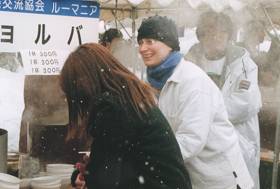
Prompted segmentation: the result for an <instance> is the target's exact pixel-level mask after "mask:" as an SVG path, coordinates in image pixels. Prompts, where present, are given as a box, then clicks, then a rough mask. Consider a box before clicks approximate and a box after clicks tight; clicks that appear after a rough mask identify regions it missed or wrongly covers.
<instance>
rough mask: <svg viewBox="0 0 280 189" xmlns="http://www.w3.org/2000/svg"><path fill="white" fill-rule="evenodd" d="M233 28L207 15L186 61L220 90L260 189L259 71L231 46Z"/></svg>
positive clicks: (222, 16)
mask: <svg viewBox="0 0 280 189" xmlns="http://www.w3.org/2000/svg"><path fill="white" fill-rule="evenodd" d="M232 31H233V25H232V22H231V19H230V17H228V16H227V15H225V14H223V13H216V12H212V11H210V12H205V13H203V14H202V15H201V16H200V19H199V21H198V25H197V30H196V35H197V38H198V40H199V41H200V43H198V44H196V45H194V46H193V47H192V48H191V49H190V51H189V52H188V53H187V55H186V56H185V58H186V59H187V60H189V61H193V62H195V63H197V64H198V65H199V66H200V67H201V68H202V69H203V70H204V71H205V72H206V73H207V74H208V75H209V76H210V77H211V78H212V79H213V81H215V83H216V85H217V86H218V87H219V88H220V89H221V91H222V94H223V98H224V101H225V105H226V109H227V112H228V115H229V120H230V121H231V123H232V124H233V125H234V127H235V129H236V130H237V131H238V137H239V142H240V146H241V149H242V153H243V156H244V159H245V162H246V164H247V167H248V169H249V172H250V174H251V176H252V178H253V180H254V184H255V186H254V189H259V187H260V186H259V165H260V131H259V120H258V112H259V110H260V108H261V95H260V90H259V87H258V67H257V65H256V64H255V63H254V61H253V60H252V59H251V58H250V55H249V53H248V51H247V50H246V49H244V48H241V47H238V46H233V45H230V39H231V36H232Z"/></svg>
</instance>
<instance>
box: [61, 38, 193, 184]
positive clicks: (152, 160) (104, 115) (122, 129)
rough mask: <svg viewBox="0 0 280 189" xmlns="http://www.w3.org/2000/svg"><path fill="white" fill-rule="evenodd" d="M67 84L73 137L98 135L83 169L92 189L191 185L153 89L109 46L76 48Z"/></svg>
mask: <svg viewBox="0 0 280 189" xmlns="http://www.w3.org/2000/svg"><path fill="white" fill-rule="evenodd" d="M61 86H62V89H63V91H64V93H65V95H66V98H67V102H68V108H69V130H68V134H69V135H68V138H73V137H79V138H84V137H85V136H87V134H90V136H92V138H93V143H92V145H91V153H90V157H89V159H88V160H87V161H88V163H87V165H86V167H85V171H84V174H83V177H84V179H85V183H86V186H87V188H88V189H93V188H95V189H114V188H116V189H117V188H118V189H123V188H134V189H150V188H153V189H161V188H162V189H163V188H184V189H191V185H190V180H189V176H188V172H187V170H186V169H185V167H184V162H183V159H182V155H181V152H180V148H179V145H178V143H177V141H176V138H175V136H174V134H173V133H172V130H171V128H170V126H169V124H168V122H167V121H166V119H165V118H164V116H163V115H162V113H161V111H160V110H159V109H158V108H157V107H156V103H155V97H154V95H153V92H152V89H151V88H150V87H149V86H148V85H147V84H144V83H143V82H142V81H140V80H139V79H138V78H137V77H136V76H135V75H134V74H132V73H131V72H130V71H129V70H128V69H126V68H125V67H124V66H122V65H121V64H120V63H119V62H118V61H117V60H116V59H115V58H114V57H113V56H112V55H111V54H110V52H109V51H108V50H107V49H106V48H105V47H103V46H101V45H98V44H94V43H92V44H84V45H81V46H80V47H78V48H77V49H76V50H75V51H74V52H72V53H71V54H70V55H69V57H68V58H67V60H66V62H65V64H64V66H63V69H62V71H61ZM76 175H78V174H77V173H76ZM72 179H73V178H72ZM80 181H81V177H78V178H77V182H79V183H80V185H78V187H80V186H81V184H82V183H81V182H80ZM77 184H78V183H77Z"/></svg>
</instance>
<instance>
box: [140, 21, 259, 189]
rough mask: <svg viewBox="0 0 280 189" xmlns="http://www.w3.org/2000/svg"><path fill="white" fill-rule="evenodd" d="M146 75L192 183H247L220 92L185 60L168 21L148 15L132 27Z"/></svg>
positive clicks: (231, 188)
mask: <svg viewBox="0 0 280 189" xmlns="http://www.w3.org/2000/svg"><path fill="white" fill-rule="evenodd" d="M137 40H138V43H139V52H140V54H141V56H142V58H143V60H144V63H145V65H146V66H147V67H148V68H147V76H148V81H149V82H150V83H151V85H152V86H153V87H154V88H156V89H158V90H159V91H160V95H159V107H160V109H161V110H162V112H163V113H164V115H165V116H166V118H167V120H168V121H169V123H170V125H171V127H172V129H173V131H174V133H175V135H176V139H177V141H178V143H179V145H180V149H181V152H182V155H183V158H184V161H185V165H186V168H187V169H188V171H189V174H190V177H191V181H192V185H193V188H194V189H237V188H241V189H251V188H252V187H253V185H254V184H253V181H252V179H251V177H250V174H249V172H248V169H247V167H246V164H245V162H244V159H243V156H242V153H241V150H240V147H239V142H238V136H237V134H236V132H235V129H234V128H233V126H232V124H231V123H230V122H229V120H228V116H227V111H226V108H225V105H224V101H223V98H222V94H221V92H220V91H219V89H218V87H217V86H216V85H215V84H214V83H213V82H212V81H211V79H210V78H209V77H208V76H207V75H206V74H205V73H204V72H203V71H202V70H201V69H200V68H199V67H197V66H196V65H194V64H193V63H191V62H186V61H185V60H184V59H183V58H182V55H181V54H180V53H179V52H178V51H179V50H180V47H179V42H178V34H177V30H176V26H175V24H174V22H173V21H171V20H169V19H168V18H166V17H161V16H154V17H150V18H148V19H147V20H144V21H143V22H142V24H141V26H140V28H139V30H138V37H137Z"/></svg>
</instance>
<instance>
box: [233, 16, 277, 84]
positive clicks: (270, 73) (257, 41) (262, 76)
mask: <svg viewBox="0 0 280 189" xmlns="http://www.w3.org/2000/svg"><path fill="white" fill-rule="evenodd" d="M238 45H240V46H242V47H244V48H246V49H247V50H248V51H249V53H250V55H251V57H252V59H253V60H254V61H255V63H256V64H257V65H258V68H259V84H260V85H261V86H270V87H274V86H275V84H276V82H277V80H278V77H279V71H280V55H279V51H280V43H279V40H278V39H277V38H276V37H275V36H273V35H272V34H270V32H269V31H268V28H267V26H266V25H265V23H264V22H263V21H262V20H250V21H248V22H247V23H246V24H245V25H244V33H243V41H242V42H241V43H238ZM262 45H264V47H262ZM268 45H269V46H268ZM263 48H265V49H263Z"/></svg>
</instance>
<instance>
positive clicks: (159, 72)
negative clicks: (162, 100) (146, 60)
mask: <svg viewBox="0 0 280 189" xmlns="http://www.w3.org/2000/svg"><path fill="white" fill-rule="evenodd" d="M181 58H182V54H180V53H179V52H178V51H174V52H171V53H170V54H169V55H168V56H167V58H165V59H164V60H163V61H162V62H161V64H159V65H158V66H155V67H152V68H149V67H148V68H147V76H148V81H149V83H150V84H151V85H152V87H154V88H156V89H159V90H161V89H162V88H163V86H164V84H165V83H166V81H167V79H168V78H169V77H170V76H171V75H172V73H173V71H174V69H175V68H176V66H177V65H178V64H179V62H180V61H181Z"/></svg>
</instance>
